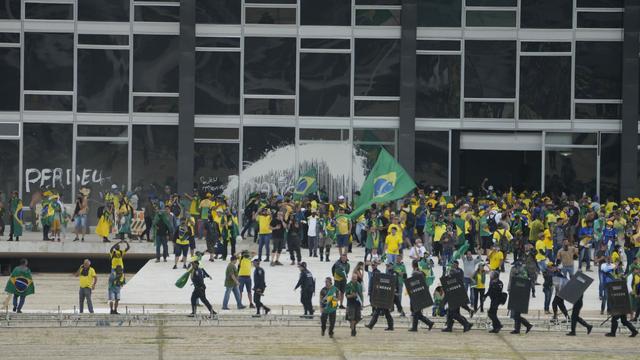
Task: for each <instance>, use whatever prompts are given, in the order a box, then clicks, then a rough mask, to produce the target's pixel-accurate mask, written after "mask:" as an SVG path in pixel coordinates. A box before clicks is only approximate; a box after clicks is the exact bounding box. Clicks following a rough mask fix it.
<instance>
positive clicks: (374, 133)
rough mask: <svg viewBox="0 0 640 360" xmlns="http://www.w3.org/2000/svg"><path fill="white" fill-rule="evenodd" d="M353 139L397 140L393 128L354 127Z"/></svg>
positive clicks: (372, 140) (364, 140)
mask: <svg viewBox="0 0 640 360" xmlns="http://www.w3.org/2000/svg"><path fill="white" fill-rule="evenodd" d="M353 141H363V142H395V141H396V132H395V130H391V129H353Z"/></svg>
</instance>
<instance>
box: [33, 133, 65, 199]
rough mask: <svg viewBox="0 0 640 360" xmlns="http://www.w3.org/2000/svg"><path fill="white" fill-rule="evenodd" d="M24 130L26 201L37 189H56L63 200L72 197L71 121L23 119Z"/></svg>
mask: <svg viewBox="0 0 640 360" xmlns="http://www.w3.org/2000/svg"><path fill="white" fill-rule="evenodd" d="M22 130H23V151H24V155H23V162H24V165H23V166H24V188H23V196H22V199H23V200H24V203H25V204H29V202H30V201H31V195H32V194H33V193H34V192H37V191H39V190H40V189H52V190H56V191H59V192H60V194H61V195H62V197H63V199H62V200H63V201H64V202H70V201H72V198H71V195H72V194H71V184H72V182H71V179H72V177H71V152H72V147H73V126H72V125H71V124H35V123H25V124H23V127H22Z"/></svg>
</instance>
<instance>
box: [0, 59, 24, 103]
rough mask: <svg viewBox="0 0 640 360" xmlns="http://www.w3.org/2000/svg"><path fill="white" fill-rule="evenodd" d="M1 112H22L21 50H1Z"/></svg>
mask: <svg viewBox="0 0 640 360" xmlns="http://www.w3.org/2000/svg"><path fill="white" fill-rule="evenodd" d="M0 79H2V81H0V111H18V110H20V48H0Z"/></svg>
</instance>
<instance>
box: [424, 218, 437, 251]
mask: <svg viewBox="0 0 640 360" xmlns="http://www.w3.org/2000/svg"><path fill="white" fill-rule="evenodd" d="M427 213H428V212H427ZM424 235H425V236H424V247H425V248H426V249H427V252H429V253H433V236H434V235H435V228H434V216H433V215H432V214H429V215H428V216H427V220H426V221H425V223H424Z"/></svg>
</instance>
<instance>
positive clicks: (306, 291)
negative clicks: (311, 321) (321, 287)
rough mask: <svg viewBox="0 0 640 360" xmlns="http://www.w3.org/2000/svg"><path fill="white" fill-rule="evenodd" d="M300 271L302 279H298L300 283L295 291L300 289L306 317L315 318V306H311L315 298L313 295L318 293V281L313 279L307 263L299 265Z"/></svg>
mask: <svg viewBox="0 0 640 360" xmlns="http://www.w3.org/2000/svg"><path fill="white" fill-rule="evenodd" d="M298 269H299V270H300V277H299V278H298V282H297V283H296V286H295V287H294V288H293V290H294V291H295V290H297V289H298V288H300V302H301V303H302V306H303V307H304V316H303V317H307V316H313V305H312V304H311V298H312V297H313V293H315V291H316V289H315V288H316V281H315V279H314V278H313V274H311V271H309V270H308V269H307V263H306V262H304V261H303V262H301V263H300V265H298Z"/></svg>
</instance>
